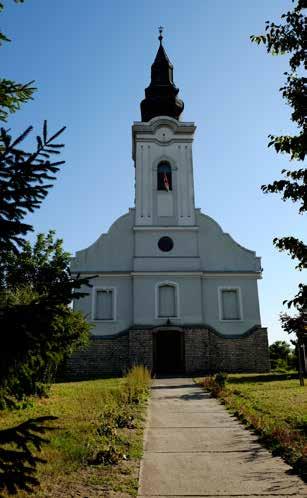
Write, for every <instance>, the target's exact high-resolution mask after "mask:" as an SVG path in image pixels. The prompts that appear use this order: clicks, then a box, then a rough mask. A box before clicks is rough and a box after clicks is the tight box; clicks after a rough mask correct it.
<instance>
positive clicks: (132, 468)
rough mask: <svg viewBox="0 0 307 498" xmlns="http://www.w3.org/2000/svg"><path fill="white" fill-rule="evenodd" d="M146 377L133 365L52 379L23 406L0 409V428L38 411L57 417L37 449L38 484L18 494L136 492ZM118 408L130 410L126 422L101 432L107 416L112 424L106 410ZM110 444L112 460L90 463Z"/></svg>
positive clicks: (40, 497)
mask: <svg viewBox="0 0 307 498" xmlns="http://www.w3.org/2000/svg"><path fill="white" fill-rule="evenodd" d="M149 382H150V377H149V374H148V372H145V370H144V371H141V369H140V367H138V370H137V371H136V372H135V373H133V372H132V373H131V372H130V373H129V374H128V376H127V378H124V379H119V378H117V379H102V380H94V381H86V382H72V383H62V384H55V385H53V386H52V388H51V393H50V396H49V398H45V399H32V400H31V403H30V405H29V406H28V407H27V408H25V409H23V410H14V411H8V410H4V411H2V412H0V428H6V427H12V426H14V425H17V424H19V423H21V422H23V421H25V420H27V419H29V418H34V417H39V416H43V415H54V416H56V417H58V421H56V422H54V423H53V424H52V425H53V426H57V429H56V430H54V431H52V432H50V433H49V434H48V437H49V439H50V443H49V444H46V445H44V447H43V450H42V453H41V455H40V456H42V458H43V459H45V460H46V461H47V462H46V463H45V464H40V465H39V467H38V474H37V476H38V478H39V481H40V486H39V488H36V489H35V490H34V492H33V493H31V494H29V493H25V492H23V491H20V492H19V494H18V495H17V496H18V497H20V498H22V497H25V496H32V497H36V498H45V497H50V498H51V497H52V498H58V497H63V498H64V497H65V498H67V497H78V496H80V497H85V496H86V497H87V498H96V497H100V496H118V497H124V496H131V495H132V496H135V495H136V494H137V479H138V468H139V460H140V458H141V455H142V445H143V425H144V410H145V405H146V403H145V401H146V394H147V392H148V385H149ZM132 398H133V399H132ZM120 410H121V411H122V413H128V412H129V420H133V423H131V424H130V426H129V427H130V428H127V427H120V428H118V427H116V424H113V425H114V428H113V429H112V431H111V434H108V433H107V432H106V433H103V431H101V430H100V429H101V428H103V427H104V424H105V423H106V420H107V417H108V423H109V424H112V423H113V422H112V420H111V421H110V414H114V415H115V414H117V413H119V411H120ZM123 425H125V424H123ZM110 448H111V449H112V452H113V453H114V454H115V455H117V456H118V463H117V465H110V464H109V465H101V464H100V465H90V464H89V462H90V461H94V460H95V458H96V456H97V455H100V454H104V453H103V452H106V451H107V450H108V451H109V449H110ZM3 496H8V495H5V494H4V495H3Z"/></svg>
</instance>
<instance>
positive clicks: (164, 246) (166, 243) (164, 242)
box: [158, 237, 174, 252]
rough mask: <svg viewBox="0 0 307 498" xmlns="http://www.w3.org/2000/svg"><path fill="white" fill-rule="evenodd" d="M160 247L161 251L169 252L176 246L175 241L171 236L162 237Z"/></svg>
mask: <svg viewBox="0 0 307 498" xmlns="http://www.w3.org/2000/svg"><path fill="white" fill-rule="evenodd" d="M158 247H159V249H160V251H164V252H168V251H171V250H172V249H173V247H174V242H173V240H172V239H171V238H170V237H161V239H160V240H159V242H158Z"/></svg>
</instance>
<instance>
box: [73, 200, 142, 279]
mask: <svg viewBox="0 0 307 498" xmlns="http://www.w3.org/2000/svg"><path fill="white" fill-rule="evenodd" d="M133 222H134V210H132V209H131V210H130V211H129V212H128V213H126V214H124V215H123V216H120V218H118V219H117V220H116V221H115V222H114V223H113V224H112V225H111V227H110V228H109V231H108V232H107V233H103V234H101V235H100V237H99V238H98V239H97V240H96V241H95V242H94V243H93V244H92V245H90V246H89V247H87V248H86V249H82V250H81V251H77V252H76V256H75V257H74V258H72V260H71V271H72V272H85V271H88V272H90V273H93V272H99V271H107V272H109V271H110V272H113V271H131V270H132V259H133V229H132V228H133Z"/></svg>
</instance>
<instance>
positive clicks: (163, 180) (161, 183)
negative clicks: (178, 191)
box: [157, 161, 173, 191]
mask: <svg viewBox="0 0 307 498" xmlns="http://www.w3.org/2000/svg"><path fill="white" fill-rule="evenodd" d="M157 189H158V190H166V191H170V190H173V185H172V168H171V165H170V164H169V163H168V162H167V161H161V162H160V163H159V164H158V168H157Z"/></svg>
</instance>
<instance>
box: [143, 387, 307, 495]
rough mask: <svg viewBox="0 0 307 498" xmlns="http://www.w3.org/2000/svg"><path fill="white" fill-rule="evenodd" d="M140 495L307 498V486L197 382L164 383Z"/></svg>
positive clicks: (155, 402) (154, 408)
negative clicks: (196, 383)
mask: <svg viewBox="0 0 307 498" xmlns="http://www.w3.org/2000/svg"><path fill="white" fill-rule="evenodd" d="M138 496H139V497H147V498H148V497H157V496H159V497H166V496H168V497H170V496H172V497H183V496H185V497H187V496H189V497H193V498H197V497H205V496H207V497H220V496H223V497H224V498H226V497H229V498H230V497H232V498H233V497H236V498H243V497H244V498H246V497H248V498H256V497H257V498H259V497H261V498H272V497H273V496H275V497H277V496H278V497H280V498H288V497H292V498H295V497H297V498H298V497H300V498H302V497H304V498H307V486H306V485H305V484H304V483H303V481H302V480H301V479H300V478H298V477H296V476H294V475H292V473H291V470H290V467H289V466H288V465H286V464H285V463H284V462H283V461H282V460H281V459H280V458H272V456H271V455H270V453H269V452H268V451H266V450H265V449H264V448H262V446H260V445H259V444H258V443H257V438H256V436H254V435H253V434H252V433H250V432H249V431H248V430H246V429H244V428H243V426H242V425H241V424H240V423H239V422H238V421H237V420H236V419H235V418H233V417H231V416H230V415H229V413H228V412H227V411H226V410H225V408H224V407H223V406H222V405H221V404H220V403H219V402H218V401H216V400H215V399H213V398H210V395H209V394H207V393H205V392H204V391H203V390H202V389H201V388H200V387H198V386H196V385H195V384H194V383H193V381H192V379H186V378H183V379H161V380H155V381H154V383H153V387H152V398H151V401H150V406H149V419H148V423H147V429H146V432H145V451H144V457H143V460H142V463H141V470H140V483H139V495H138Z"/></svg>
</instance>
